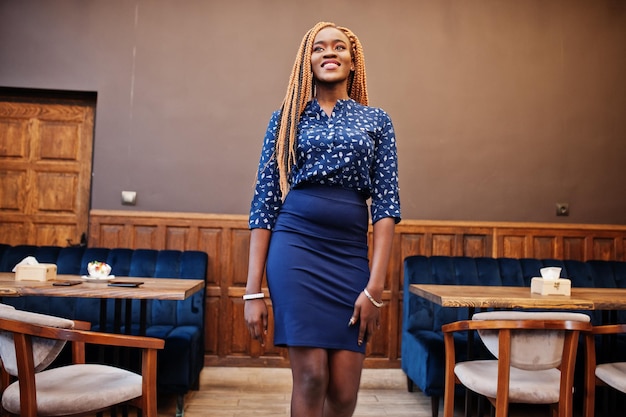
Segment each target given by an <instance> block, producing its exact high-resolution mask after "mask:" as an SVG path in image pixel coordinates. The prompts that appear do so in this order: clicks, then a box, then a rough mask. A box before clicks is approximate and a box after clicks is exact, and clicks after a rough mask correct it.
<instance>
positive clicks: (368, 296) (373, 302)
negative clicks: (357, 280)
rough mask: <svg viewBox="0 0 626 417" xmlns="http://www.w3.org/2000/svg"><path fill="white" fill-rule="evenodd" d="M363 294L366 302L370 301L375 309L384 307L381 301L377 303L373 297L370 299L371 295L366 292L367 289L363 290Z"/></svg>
mask: <svg viewBox="0 0 626 417" xmlns="http://www.w3.org/2000/svg"><path fill="white" fill-rule="evenodd" d="M363 294H365V296H366V297H367V299H368V300H370V302H371V303H372V304H373V305H374V306H375V307H376V308H381V307H382V306H383V305H385V304H384V303H383V301H382V300H381V301H378V300H376V299H375V298H374V297H372V294H370V292H369V291H368V290H367V288H363Z"/></svg>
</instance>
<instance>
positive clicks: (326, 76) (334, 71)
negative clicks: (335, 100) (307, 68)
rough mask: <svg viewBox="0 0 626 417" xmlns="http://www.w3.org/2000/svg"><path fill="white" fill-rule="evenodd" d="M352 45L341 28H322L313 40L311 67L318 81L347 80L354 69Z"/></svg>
mask: <svg viewBox="0 0 626 417" xmlns="http://www.w3.org/2000/svg"><path fill="white" fill-rule="evenodd" d="M351 51H352V45H351V44H350V40H349V39H348V37H347V36H346V34H345V33H343V32H342V31H341V30H339V29H337V28H333V27H328V28H324V29H322V30H320V31H319V32H318V33H317V36H315V40H314V41H313V51H312V52H311V67H312V68H311V69H312V70H313V76H314V77H315V79H316V80H317V81H318V82H322V83H338V82H345V81H346V80H347V79H348V76H349V75H350V71H352V70H354V62H353V61H352V53H351Z"/></svg>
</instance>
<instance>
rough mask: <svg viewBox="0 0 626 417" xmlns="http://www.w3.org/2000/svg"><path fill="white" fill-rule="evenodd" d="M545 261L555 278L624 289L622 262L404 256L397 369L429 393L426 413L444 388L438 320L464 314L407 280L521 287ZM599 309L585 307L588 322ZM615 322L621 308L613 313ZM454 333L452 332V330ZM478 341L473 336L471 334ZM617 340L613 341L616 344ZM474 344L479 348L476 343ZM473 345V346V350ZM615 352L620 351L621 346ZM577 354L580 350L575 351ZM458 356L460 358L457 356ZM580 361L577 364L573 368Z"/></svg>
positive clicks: (462, 345) (625, 317)
mask: <svg viewBox="0 0 626 417" xmlns="http://www.w3.org/2000/svg"><path fill="white" fill-rule="evenodd" d="M545 266H557V267H561V268H562V271H561V277H564V278H565V277H566V278H569V279H570V280H571V282H572V287H603V288H605V287H607V288H616V287H621V288H626V262H619V261H586V262H582V261H575V260H557V259H530V258H527V259H512V258H469V257H462V256H432V257H426V256H409V257H407V258H405V259H404V283H403V286H404V289H403V296H404V299H403V300H404V301H403V311H402V343H401V355H402V370H403V371H404V373H405V374H406V376H407V383H408V389H409V391H412V390H413V389H414V388H415V387H417V388H418V389H419V390H421V391H422V392H423V393H424V394H425V395H427V396H429V397H431V406H432V407H431V408H432V416H433V417H436V416H437V415H438V412H439V401H440V399H441V396H442V395H443V388H444V364H445V349H444V344H443V334H442V332H441V325H442V324H446V323H450V322H453V321H457V320H464V319H467V318H468V313H469V312H468V310H467V309H466V308H450V307H441V306H439V305H436V304H434V303H432V302H430V301H428V300H426V299H424V298H422V297H418V296H416V295H414V294H411V293H410V292H409V286H410V285H411V284H449V285H501V286H526V287H528V290H529V291H530V281H531V279H532V278H533V277H538V276H541V275H540V272H539V270H540V269H541V268H543V267H545ZM603 313H604V312H601V311H591V312H590V311H587V312H586V314H589V315H591V321H592V324H594V325H597V324H600V323H602V321H603V320H604V319H605V318H604V317H603ZM614 319H615V320H617V321H618V322H620V323H625V322H626V312H622V311H620V312H617V313H616V315H615V317H614ZM455 337H456V335H455ZM475 340H478V338H475ZM623 342H624V341H623V340H620V341H618V343H620V346H622V344H623ZM455 343H456V345H457V347H456V351H457V352H461V353H462V352H466V351H467V337H466V336H465V335H461V336H459V337H458V338H457V339H455ZM476 343H477V345H476V346H474V349H476V350H480V348H481V347H480V346H479V345H478V343H479V342H478V341H477V342H476ZM476 350H475V351H476ZM616 351H621V352H624V349H621V348H620V349H617V350H616ZM579 356H580V355H579ZM460 359H461V360H462V359H463V358H462V357H461V358H460ZM580 370H582V366H579V365H577V373H578V372H579V371H580Z"/></svg>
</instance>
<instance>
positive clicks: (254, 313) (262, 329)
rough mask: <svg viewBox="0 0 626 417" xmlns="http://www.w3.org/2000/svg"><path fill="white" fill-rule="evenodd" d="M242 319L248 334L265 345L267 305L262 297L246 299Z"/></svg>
mask: <svg viewBox="0 0 626 417" xmlns="http://www.w3.org/2000/svg"><path fill="white" fill-rule="evenodd" d="M244 319H245V320H246V325H247V326H248V331H249V332H250V336H251V337H252V338H253V339H255V340H258V341H259V342H260V343H261V346H265V336H266V335H267V305H266V304H265V301H264V300H263V299H262V298H259V299H256V300H246V301H245V305H244Z"/></svg>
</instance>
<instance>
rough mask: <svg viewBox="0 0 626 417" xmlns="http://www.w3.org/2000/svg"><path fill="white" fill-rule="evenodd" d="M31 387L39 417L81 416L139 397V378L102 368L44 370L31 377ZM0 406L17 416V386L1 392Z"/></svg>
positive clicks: (84, 365)
mask: <svg viewBox="0 0 626 417" xmlns="http://www.w3.org/2000/svg"><path fill="white" fill-rule="evenodd" d="M94 376H96V377H94ZM35 385H36V386H37V413H38V415H40V416H65V415H69V414H77V413H83V412H88V411H91V410H98V409H101V408H106V407H109V406H111V405H114V404H118V403H121V402H124V401H128V400H130V399H133V398H136V397H139V396H141V375H137V374H135V373H133V372H130V371H126V370H124V369H119V368H114V367H111V366H106V365H95V364H78V365H68V366H63V367H59V368H53V369H49V370H45V371H42V372H40V373H38V374H37V375H35ZM2 406H3V407H4V408H5V409H6V410H8V411H9V412H11V413H14V414H16V415H19V414H20V390H19V385H18V382H14V383H13V384H11V385H9V386H8V387H7V389H6V390H5V391H4V395H3V396H2Z"/></svg>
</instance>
